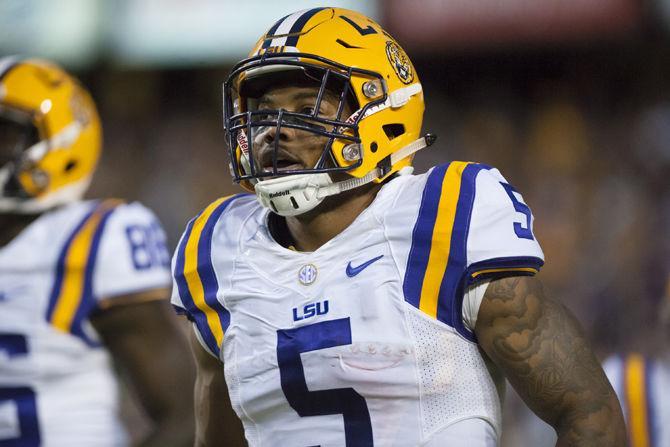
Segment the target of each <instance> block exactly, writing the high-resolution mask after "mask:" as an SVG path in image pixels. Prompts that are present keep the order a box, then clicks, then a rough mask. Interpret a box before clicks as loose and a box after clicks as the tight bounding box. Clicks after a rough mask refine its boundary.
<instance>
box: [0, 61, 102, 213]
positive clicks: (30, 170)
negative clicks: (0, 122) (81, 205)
mask: <svg viewBox="0 0 670 447" xmlns="http://www.w3.org/2000/svg"><path fill="white" fill-rule="evenodd" d="M0 108H7V109H10V110H11V109H15V110H19V111H22V112H25V113H27V114H29V115H30V116H31V118H32V123H33V125H34V126H35V128H36V129H37V131H38V134H39V140H40V141H39V143H38V145H42V147H41V148H40V150H37V151H33V152H32V153H30V152H31V150H32V149H35V146H37V145H35V146H33V148H28V149H27V150H26V151H25V152H27V153H28V154H26V157H24V158H22V159H20V160H17V161H16V163H15V166H14V173H13V174H14V176H15V178H16V180H17V181H18V183H19V185H20V189H21V194H20V195H19V197H6V194H4V192H3V191H0V196H2V200H3V204H4V206H3V207H2V209H3V210H5V211H6V210H8V206H7V205H6V204H7V203H9V202H13V203H14V206H15V208H16V209H11V208H12V205H10V206H9V211H19V212H21V211H23V212H26V211H27V212H33V211H42V210H44V209H47V208H50V207H53V206H56V205H60V204H63V203H67V202H70V201H72V200H77V199H79V198H80V197H81V196H82V195H83V193H84V192H85V190H86V188H87V187H88V184H89V183H90V180H91V177H92V175H93V172H94V170H95V167H96V165H97V162H98V159H99V157H100V150H101V142H102V129H101V125H100V118H99V116H98V112H97V110H96V107H95V103H94V102H93V100H92V98H91V96H90V94H89V93H88V91H86V89H84V88H83V87H82V86H81V84H80V83H79V82H78V81H77V80H76V79H75V78H74V77H72V76H71V75H69V74H68V73H67V72H65V71H64V70H63V69H62V68H60V67H59V66H57V65H55V64H53V63H50V62H47V61H44V60H39V59H26V60H16V59H10V58H5V59H2V60H0ZM8 201H9V202H8Z"/></svg>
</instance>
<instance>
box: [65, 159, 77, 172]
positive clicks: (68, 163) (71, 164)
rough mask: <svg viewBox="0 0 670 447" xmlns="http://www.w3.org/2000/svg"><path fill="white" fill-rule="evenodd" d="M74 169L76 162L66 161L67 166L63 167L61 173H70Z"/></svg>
mask: <svg viewBox="0 0 670 447" xmlns="http://www.w3.org/2000/svg"><path fill="white" fill-rule="evenodd" d="M76 167H77V162H76V160H70V161H68V162H67V164H66V165H65V169H63V171H64V172H70V171H71V170H73V169H74V168H76Z"/></svg>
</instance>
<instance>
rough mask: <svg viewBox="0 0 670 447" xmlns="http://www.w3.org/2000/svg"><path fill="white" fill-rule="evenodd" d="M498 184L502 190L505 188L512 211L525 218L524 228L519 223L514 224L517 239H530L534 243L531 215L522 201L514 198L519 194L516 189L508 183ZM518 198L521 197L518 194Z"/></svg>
mask: <svg viewBox="0 0 670 447" xmlns="http://www.w3.org/2000/svg"><path fill="white" fill-rule="evenodd" d="M500 184H501V185H502V187H503V188H505V192H506V193H507V195H508V196H509V198H510V200H511V201H512V204H513V205H514V209H515V210H516V212H517V213H521V214H523V215H524V216H526V226H524V225H523V224H521V223H519V222H514V233H515V234H516V235H517V237H520V238H522V239H530V240H531V241H534V240H535V237H534V236H533V228H532V223H533V213H531V212H530V208H528V205H526V204H525V203H523V201H522V200H523V199H519V198H517V197H516V194H519V193H518V192H517V190H516V189H514V186H512V185H510V184H509V183H503V182H500ZM515 193H516V194H515ZM519 197H521V194H519Z"/></svg>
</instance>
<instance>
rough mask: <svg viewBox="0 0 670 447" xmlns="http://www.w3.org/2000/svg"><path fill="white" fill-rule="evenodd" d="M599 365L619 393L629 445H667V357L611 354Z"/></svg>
mask: <svg viewBox="0 0 670 447" xmlns="http://www.w3.org/2000/svg"><path fill="white" fill-rule="evenodd" d="M603 368H604V369H605V374H607V378H608V379H609V380H610V383H612V387H613V388H614V390H615V391H616V393H617V396H618V397H619V402H621V407H622V409H623V413H624V417H625V418H626V426H627V428H628V436H629V442H630V446H631V447H670V426H668V424H667V421H670V401H669V400H668V396H669V395H670V359H668V358H654V359H652V358H646V357H643V356H642V355H639V354H630V355H627V356H619V355H617V356H612V357H610V358H608V359H607V360H606V361H605V363H604V365H603Z"/></svg>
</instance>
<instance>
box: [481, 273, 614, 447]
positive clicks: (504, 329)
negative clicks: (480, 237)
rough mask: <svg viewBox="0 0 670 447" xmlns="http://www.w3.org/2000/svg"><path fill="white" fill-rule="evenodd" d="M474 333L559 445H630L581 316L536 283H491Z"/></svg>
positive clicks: (520, 280) (532, 280) (513, 279)
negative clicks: (582, 328)
mask: <svg viewBox="0 0 670 447" xmlns="http://www.w3.org/2000/svg"><path fill="white" fill-rule="evenodd" d="M475 332H476V334H477V337H478V339H479V343H480V346H481V348H482V349H483V350H484V351H485V352H486V354H487V355H488V356H489V357H490V358H491V359H492V360H493V361H494V362H495V363H496V364H497V365H498V367H500V368H501V370H502V371H503V372H504V373H505V376H506V377H507V379H508V380H509V381H510V383H511V384H512V386H514V388H515V389H516V390H517V392H518V393H519V395H520V396H521V397H522V398H523V400H524V401H525V402H526V403H527V404H528V406H529V407H530V408H531V409H532V410H533V411H534V412H535V413H536V414H537V415H538V416H540V417H541V418H542V419H544V420H545V421H546V422H548V423H549V424H551V425H552V426H553V427H554V429H555V430H556V432H557V433H558V444H557V445H558V446H563V445H565V446H590V447H591V446H608V447H617V446H624V445H625V444H626V440H625V438H626V434H625V426H624V422H623V416H622V414H621V407H620V405H619V401H618V400H617V397H616V395H615V394H614V390H613V389H612V387H611V385H610V383H609V381H608V380H607V377H606V376H605V373H604V372H603V370H602V368H601V366H600V363H599V362H598V360H597V359H596V357H595V355H594V354H593V352H592V351H591V348H590V347H589V344H588V342H587V340H586V338H585V336H584V334H583V333H582V331H581V328H580V326H579V323H578V322H577V320H576V319H575V317H574V316H573V315H572V314H571V313H570V312H569V311H568V310H567V309H566V308H565V307H564V306H563V305H561V304H560V303H557V302H555V301H552V300H550V299H548V298H546V297H545V296H544V292H543V290H542V285H541V284H540V282H539V281H538V280H537V279H535V278H529V277H510V278H504V279H500V280H496V281H492V282H491V284H489V287H488V289H487V291H486V294H485V295H484V300H483V301H482V305H481V307H480V310H479V315H478V318H477V325H476V328H475Z"/></svg>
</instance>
